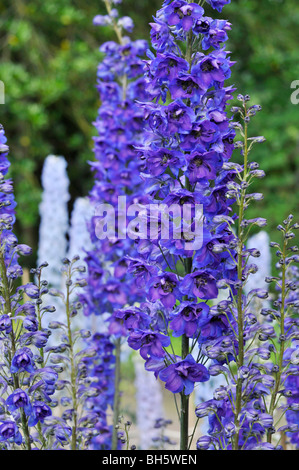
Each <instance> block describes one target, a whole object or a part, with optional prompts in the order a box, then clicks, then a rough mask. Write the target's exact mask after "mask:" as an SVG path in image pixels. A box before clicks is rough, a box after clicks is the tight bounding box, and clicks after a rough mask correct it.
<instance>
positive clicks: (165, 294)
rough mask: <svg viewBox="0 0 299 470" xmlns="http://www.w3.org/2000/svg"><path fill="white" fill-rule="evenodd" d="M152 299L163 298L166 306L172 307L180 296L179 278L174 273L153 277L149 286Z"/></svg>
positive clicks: (162, 300)
mask: <svg viewBox="0 0 299 470" xmlns="http://www.w3.org/2000/svg"><path fill="white" fill-rule="evenodd" d="M149 298H150V300H151V301H156V300H161V302H162V304H163V305H164V307H166V308H172V307H173V306H174V305H175V303H176V300H177V299H178V298H179V291H178V278H177V276H176V274H174V273H165V274H160V275H159V276H156V277H154V278H152V279H151V281H150V288H149Z"/></svg>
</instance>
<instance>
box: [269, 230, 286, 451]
mask: <svg viewBox="0 0 299 470" xmlns="http://www.w3.org/2000/svg"><path fill="white" fill-rule="evenodd" d="M286 250H287V241H286V239H285V240H284V244H283V252H282V259H283V266H282V281H281V308H280V333H281V335H282V336H284V334H285V327H284V321H285V303H286V296H287V292H286V263H285V260H286ZM284 351H285V341H284V340H282V341H281V342H280V349H279V357H278V372H277V373H276V377H275V386H274V389H273V392H272V394H271V401H270V406H269V414H270V415H271V416H272V417H274V411H275V407H276V398H277V394H278V391H279V389H280V387H281V376H282V372H283V355H284ZM267 442H268V443H270V444H271V442H272V434H271V433H270V432H268V433H267Z"/></svg>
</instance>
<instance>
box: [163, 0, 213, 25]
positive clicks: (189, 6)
mask: <svg viewBox="0 0 299 470" xmlns="http://www.w3.org/2000/svg"><path fill="white" fill-rule="evenodd" d="M203 13H204V10H203V8H202V7H201V6H199V5H197V3H187V2H185V1H183V0H175V1H173V2H171V3H170V5H168V6H167V7H166V8H165V9H164V15H165V21H166V23H168V24H169V25H170V26H176V27H177V28H182V29H183V30H184V31H189V30H190V29H191V28H192V26H193V23H194V21H195V20H197V19H198V18H200V17H201V16H202V15H203Z"/></svg>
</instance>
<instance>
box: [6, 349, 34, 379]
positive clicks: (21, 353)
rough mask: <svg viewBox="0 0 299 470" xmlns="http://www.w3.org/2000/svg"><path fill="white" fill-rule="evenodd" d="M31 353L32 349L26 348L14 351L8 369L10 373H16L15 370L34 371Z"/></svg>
mask: <svg viewBox="0 0 299 470" xmlns="http://www.w3.org/2000/svg"><path fill="white" fill-rule="evenodd" d="M32 358H33V353H32V351H31V350H30V349H29V348H27V347H24V348H21V349H19V350H17V351H16V353H15V355H14V357H13V358H12V362H11V368H10V371H11V373H12V374H16V373H17V372H23V371H27V372H34V371H35V369H34V367H33V361H32Z"/></svg>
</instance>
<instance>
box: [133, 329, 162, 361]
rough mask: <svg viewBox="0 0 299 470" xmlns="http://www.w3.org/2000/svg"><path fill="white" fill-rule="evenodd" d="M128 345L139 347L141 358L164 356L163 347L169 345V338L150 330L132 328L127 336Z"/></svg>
mask: <svg viewBox="0 0 299 470" xmlns="http://www.w3.org/2000/svg"><path fill="white" fill-rule="evenodd" d="M128 345H129V346H130V347H131V348H132V349H135V350H138V349H139V350H140V351H139V352H140V355H141V357H143V359H148V357H151V358H158V359H159V358H162V357H164V356H165V351H164V348H167V347H168V346H169V345H170V338H169V337H168V336H165V335H162V334H161V333H157V332H154V331H152V330H134V331H132V332H131V333H130V335H129V337H128Z"/></svg>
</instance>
